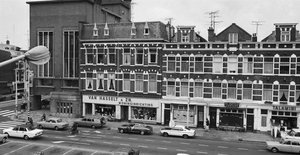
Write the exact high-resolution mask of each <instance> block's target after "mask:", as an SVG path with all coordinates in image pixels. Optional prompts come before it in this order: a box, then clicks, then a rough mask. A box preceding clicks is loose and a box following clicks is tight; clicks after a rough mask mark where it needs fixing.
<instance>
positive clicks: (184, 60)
mask: <svg viewBox="0 0 300 155" xmlns="http://www.w3.org/2000/svg"><path fill="white" fill-rule="evenodd" d="M189 63H190V61H189V57H187V56H186V57H181V72H189V68H190V67H189Z"/></svg>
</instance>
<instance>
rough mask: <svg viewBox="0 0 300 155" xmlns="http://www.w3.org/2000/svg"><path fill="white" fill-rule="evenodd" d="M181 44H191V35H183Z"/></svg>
mask: <svg viewBox="0 0 300 155" xmlns="http://www.w3.org/2000/svg"><path fill="white" fill-rule="evenodd" d="M181 42H190V36H189V34H181Z"/></svg>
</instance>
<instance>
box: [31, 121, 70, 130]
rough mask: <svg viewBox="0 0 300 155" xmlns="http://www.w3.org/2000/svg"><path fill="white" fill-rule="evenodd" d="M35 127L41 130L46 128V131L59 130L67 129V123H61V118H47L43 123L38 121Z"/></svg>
mask: <svg viewBox="0 0 300 155" xmlns="http://www.w3.org/2000/svg"><path fill="white" fill-rule="evenodd" d="M36 123H37V127H38V128H40V129H42V128H48V129H54V130H59V129H67V128H68V127H69V123H68V122H65V121H63V120H62V119H61V118H48V119H47V120H45V121H38V122H36Z"/></svg>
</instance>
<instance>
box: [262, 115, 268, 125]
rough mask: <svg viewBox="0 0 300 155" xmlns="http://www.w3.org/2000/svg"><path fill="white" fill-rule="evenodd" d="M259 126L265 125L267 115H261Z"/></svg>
mask: <svg viewBox="0 0 300 155" xmlns="http://www.w3.org/2000/svg"><path fill="white" fill-rule="evenodd" d="M261 126H262V127H267V116H261Z"/></svg>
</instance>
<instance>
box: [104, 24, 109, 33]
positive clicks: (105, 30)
mask: <svg viewBox="0 0 300 155" xmlns="http://www.w3.org/2000/svg"><path fill="white" fill-rule="evenodd" d="M108 35H109V29H108V26H107V23H105V27H104V36H108Z"/></svg>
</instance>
